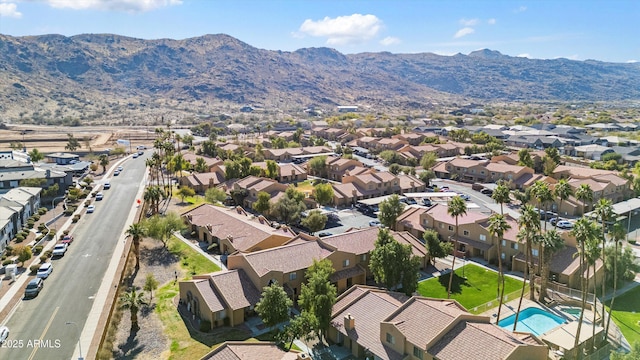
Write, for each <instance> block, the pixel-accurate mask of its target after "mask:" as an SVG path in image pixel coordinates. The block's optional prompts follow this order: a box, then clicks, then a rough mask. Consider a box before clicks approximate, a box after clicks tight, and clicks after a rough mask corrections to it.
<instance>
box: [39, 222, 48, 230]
mask: <svg viewBox="0 0 640 360" xmlns="http://www.w3.org/2000/svg"><path fill="white" fill-rule="evenodd" d="M46 228H47V226H46V225H45V224H44V223H40V224H38V231H40V232H42V231H44V229H46Z"/></svg>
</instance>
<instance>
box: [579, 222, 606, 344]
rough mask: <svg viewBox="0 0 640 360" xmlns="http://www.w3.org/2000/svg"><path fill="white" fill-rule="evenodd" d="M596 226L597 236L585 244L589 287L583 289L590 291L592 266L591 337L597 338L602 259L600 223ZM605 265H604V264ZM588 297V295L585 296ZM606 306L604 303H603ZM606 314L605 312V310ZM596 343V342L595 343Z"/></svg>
mask: <svg viewBox="0 0 640 360" xmlns="http://www.w3.org/2000/svg"><path fill="white" fill-rule="evenodd" d="M594 227H595V228H596V229H595V232H594V234H595V236H594V237H593V239H590V240H589V241H588V242H587V243H586V244H585V245H586V246H585V253H584V258H585V261H586V262H587V264H586V265H587V287H586V288H585V289H582V291H588V289H589V286H588V285H589V266H591V267H592V268H593V320H592V321H593V322H592V324H593V326H592V327H591V329H592V333H591V338H592V339H594V341H595V338H596V326H595V325H596V316H597V315H598V311H597V308H596V306H597V304H598V293H597V278H596V264H597V261H598V259H600V248H599V245H600V244H599V239H598V238H599V237H600V236H599V234H598V231H599V229H598V225H597V224H595V223H594ZM603 267H604V266H603ZM604 282H605V281H604V279H603V280H602V283H603V284H604ZM603 294H604V293H603ZM585 299H586V297H585ZM603 307H604V304H603ZM582 311H584V308H583V309H582ZM603 314H604V312H603ZM594 345H595V344H594Z"/></svg>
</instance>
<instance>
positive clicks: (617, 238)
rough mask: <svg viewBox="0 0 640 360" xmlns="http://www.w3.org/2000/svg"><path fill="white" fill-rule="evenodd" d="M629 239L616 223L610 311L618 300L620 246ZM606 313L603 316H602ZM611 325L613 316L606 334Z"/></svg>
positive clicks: (614, 226) (613, 238) (614, 228)
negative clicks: (624, 240)
mask: <svg viewBox="0 0 640 360" xmlns="http://www.w3.org/2000/svg"><path fill="white" fill-rule="evenodd" d="M626 237H627V231H626V229H625V228H624V226H622V224H620V223H616V224H615V225H613V229H611V240H613V242H614V243H615V248H614V250H615V252H614V253H613V254H614V255H613V295H612V296H611V303H610V304H609V309H611V310H613V303H614V302H615V300H616V291H617V290H618V244H619V243H620V242H621V241H622V240H623V239H625V238H626ZM604 314H605V313H603V314H602V316H605V315H604ZM609 324H611V315H609V319H608V320H607V329H606V330H605V332H604V333H605V334H608V333H609Z"/></svg>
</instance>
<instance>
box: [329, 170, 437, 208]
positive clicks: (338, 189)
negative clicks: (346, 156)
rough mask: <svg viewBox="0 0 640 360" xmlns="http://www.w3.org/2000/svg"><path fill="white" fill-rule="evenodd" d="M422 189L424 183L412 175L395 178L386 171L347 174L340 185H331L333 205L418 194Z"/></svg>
mask: <svg viewBox="0 0 640 360" xmlns="http://www.w3.org/2000/svg"><path fill="white" fill-rule="evenodd" d="M356 169H357V168H356ZM424 189H425V184H424V182H422V181H421V180H420V179H418V178H416V177H415V176H412V175H397V176H396V175H393V174H392V173H390V172H386V171H369V172H363V173H361V174H357V175H354V174H349V175H345V176H344V177H343V178H342V184H333V192H334V205H336V206H341V205H349V204H355V203H356V202H357V201H358V200H362V199H370V198H374V197H379V196H384V195H390V194H402V193H403V192H420V191H424Z"/></svg>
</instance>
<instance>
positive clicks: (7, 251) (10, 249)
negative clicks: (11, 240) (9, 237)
mask: <svg viewBox="0 0 640 360" xmlns="http://www.w3.org/2000/svg"><path fill="white" fill-rule="evenodd" d="M4 254H5V255H7V256H10V255H11V254H13V246H11V245H8V246H7V247H6V248H4Z"/></svg>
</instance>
